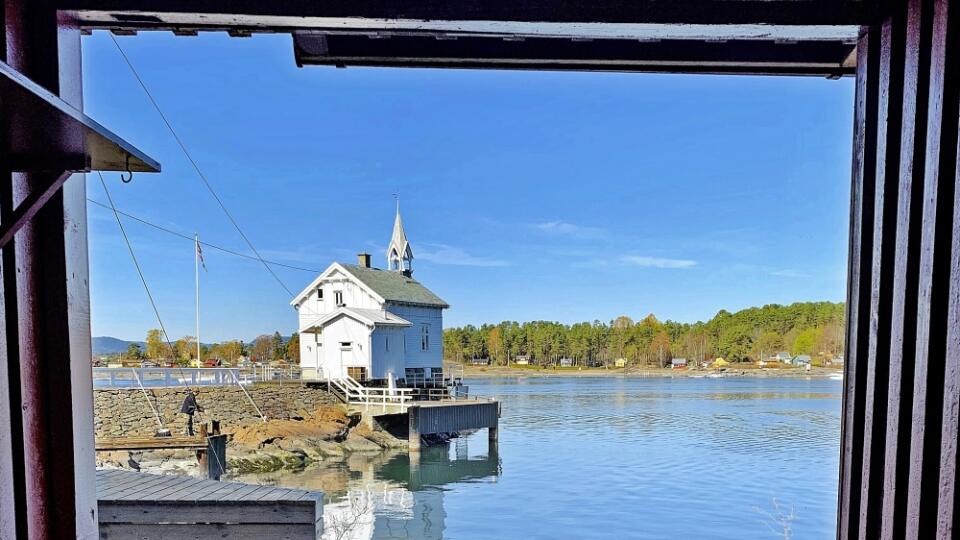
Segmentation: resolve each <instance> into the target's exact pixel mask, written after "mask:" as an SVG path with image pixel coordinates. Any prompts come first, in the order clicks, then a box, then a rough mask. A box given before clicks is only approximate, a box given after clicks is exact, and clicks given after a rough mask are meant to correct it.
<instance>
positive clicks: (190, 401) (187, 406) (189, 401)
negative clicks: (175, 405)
mask: <svg viewBox="0 0 960 540" xmlns="http://www.w3.org/2000/svg"><path fill="white" fill-rule="evenodd" d="M197 411H201V412H202V411H203V408H202V407H200V405H197V396H195V395H193V391H192V390H187V397H185V398H184V399H183V406H181V407H180V412H182V413H185V414H193V413H195V412H197Z"/></svg>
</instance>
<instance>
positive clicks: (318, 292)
mask: <svg viewBox="0 0 960 540" xmlns="http://www.w3.org/2000/svg"><path fill="white" fill-rule="evenodd" d="M317 300H323V287H320V288H318V289H317Z"/></svg>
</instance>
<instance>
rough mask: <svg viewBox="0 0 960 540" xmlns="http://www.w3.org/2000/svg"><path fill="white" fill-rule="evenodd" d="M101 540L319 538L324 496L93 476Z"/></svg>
mask: <svg viewBox="0 0 960 540" xmlns="http://www.w3.org/2000/svg"><path fill="white" fill-rule="evenodd" d="M97 500H98V507H99V513H100V538H102V539H118V538H160V539H164V538H170V539H173V538H197V539H207V538H237V539H244V538H289V539H306V538H310V539H314V538H319V537H320V536H321V534H322V532H323V494H322V493H320V492H315V491H304V490H300V489H289V488H278V487H273V486H259V485H253V484H242V483H237V482H218V481H215V480H204V479H199V478H194V477H189V476H174V475H155V474H147V473H138V472H133V471H120V470H106V469H101V470H98V471H97Z"/></svg>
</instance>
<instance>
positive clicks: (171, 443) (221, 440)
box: [94, 420, 228, 480]
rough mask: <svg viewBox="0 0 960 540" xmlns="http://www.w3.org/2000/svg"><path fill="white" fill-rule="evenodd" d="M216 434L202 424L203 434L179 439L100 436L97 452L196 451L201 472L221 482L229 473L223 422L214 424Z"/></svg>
mask: <svg viewBox="0 0 960 540" xmlns="http://www.w3.org/2000/svg"><path fill="white" fill-rule="evenodd" d="M212 433H213V435H208V434H207V424H205V423H204V424H200V434H199V435H196V436H177V437H173V436H171V437H157V436H153V437H144V436H139V437H137V436H134V437H100V438H98V439H97V440H96V443H95V446H94V449H95V450H96V451H97V452H116V451H122V450H126V451H132V452H140V451H144V450H194V451H196V453H197V461H199V462H200V472H201V473H203V474H204V476H205V477H206V478H209V479H211V480H219V479H220V476H221V475H223V474H224V473H225V472H227V438H228V436H227V435H222V434H221V433H220V422H218V421H216V420H215V421H214V422H213V432H212Z"/></svg>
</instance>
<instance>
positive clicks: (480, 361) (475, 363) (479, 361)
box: [470, 358, 490, 366]
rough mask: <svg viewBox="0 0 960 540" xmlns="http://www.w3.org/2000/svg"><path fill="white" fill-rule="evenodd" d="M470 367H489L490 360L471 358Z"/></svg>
mask: <svg viewBox="0 0 960 540" xmlns="http://www.w3.org/2000/svg"><path fill="white" fill-rule="evenodd" d="M470 365H471V366H489V365H490V359H489V358H471V359H470Z"/></svg>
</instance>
